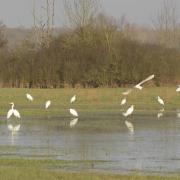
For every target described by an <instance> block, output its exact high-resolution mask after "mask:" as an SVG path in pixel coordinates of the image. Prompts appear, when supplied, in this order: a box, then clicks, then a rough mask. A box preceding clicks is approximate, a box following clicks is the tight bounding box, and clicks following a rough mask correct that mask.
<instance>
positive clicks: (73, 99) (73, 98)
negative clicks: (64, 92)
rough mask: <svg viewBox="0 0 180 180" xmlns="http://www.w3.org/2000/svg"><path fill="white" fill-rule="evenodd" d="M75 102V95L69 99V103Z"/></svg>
mask: <svg viewBox="0 0 180 180" xmlns="http://www.w3.org/2000/svg"><path fill="white" fill-rule="evenodd" d="M75 100H76V95H74V96H73V97H72V98H71V100H70V102H71V103H73V102H74V101H75Z"/></svg>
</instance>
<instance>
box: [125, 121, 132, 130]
mask: <svg viewBox="0 0 180 180" xmlns="http://www.w3.org/2000/svg"><path fill="white" fill-rule="evenodd" d="M125 124H126V126H127V128H128V129H129V131H130V132H131V133H134V126H133V124H132V123H131V122H129V121H125Z"/></svg>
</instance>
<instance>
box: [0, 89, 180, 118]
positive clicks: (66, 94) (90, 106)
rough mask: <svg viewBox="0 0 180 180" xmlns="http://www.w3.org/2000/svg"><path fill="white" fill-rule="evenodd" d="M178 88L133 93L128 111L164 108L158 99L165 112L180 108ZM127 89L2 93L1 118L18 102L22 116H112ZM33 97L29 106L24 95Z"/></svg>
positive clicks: (3, 90)
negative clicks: (47, 104) (71, 113)
mask: <svg viewBox="0 0 180 180" xmlns="http://www.w3.org/2000/svg"><path fill="white" fill-rule="evenodd" d="M175 89H176V88H175V87H150V88H144V89H143V90H142V91H140V90H134V91H133V92H132V93H131V94H130V95H129V96H128V97H127V102H128V103H127V105H126V106H125V107H124V108H127V107H128V106H130V105H131V104H134V105H135V109H136V110H143V111H144V110H147V111H149V110H151V111H152V110H157V109H160V108H161V106H160V105H159V104H158V103H157V96H158V95H159V96H161V97H162V98H163V99H164V101H165V109H166V110H168V111H172V110H176V109H178V108H180V93H177V92H176V91H175ZM125 90H126V89H124V88H99V89H13V88H11V89H10V88H9V89H8V88H2V89H0V109H1V111H0V115H1V116H5V115H6V112H7V110H8V109H9V108H10V105H9V102H12V101H13V102H15V107H16V108H17V109H19V111H20V112H21V114H22V115H23V116H31V117H32V116H34V117H37V116H45V115H47V114H48V115H54V116H59V115H60V116H69V108H70V107H74V108H76V109H78V112H79V113H80V114H86V113H91V112H93V111H95V112H101V111H102V112H113V111H119V110H120V109H121V106H120V101H121V99H122V98H123V97H124V96H123V95H122V94H121V93H122V92H123V91H125ZM27 92H28V93H31V94H32V95H33V97H34V101H33V102H28V100H27V99H26V97H25V93H27ZM74 94H77V101H76V102H75V103H74V104H70V102H69V101H70V98H71V97H72V95H74ZM49 99H50V100H52V106H51V107H50V109H49V110H48V111H45V110H44V103H45V101H46V100H49Z"/></svg>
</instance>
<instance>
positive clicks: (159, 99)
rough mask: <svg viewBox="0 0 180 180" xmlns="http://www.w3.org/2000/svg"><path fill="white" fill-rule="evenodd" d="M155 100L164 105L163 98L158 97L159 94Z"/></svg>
mask: <svg viewBox="0 0 180 180" xmlns="http://www.w3.org/2000/svg"><path fill="white" fill-rule="evenodd" d="M157 100H158V102H159V104H161V105H163V106H164V100H163V99H162V98H160V97H159V96H158V97H157Z"/></svg>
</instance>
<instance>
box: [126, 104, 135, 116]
mask: <svg viewBox="0 0 180 180" xmlns="http://www.w3.org/2000/svg"><path fill="white" fill-rule="evenodd" d="M133 111H134V105H131V107H130V108H128V110H127V111H126V112H125V113H123V116H125V117H127V116H129V115H130V114H132V113H133Z"/></svg>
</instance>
